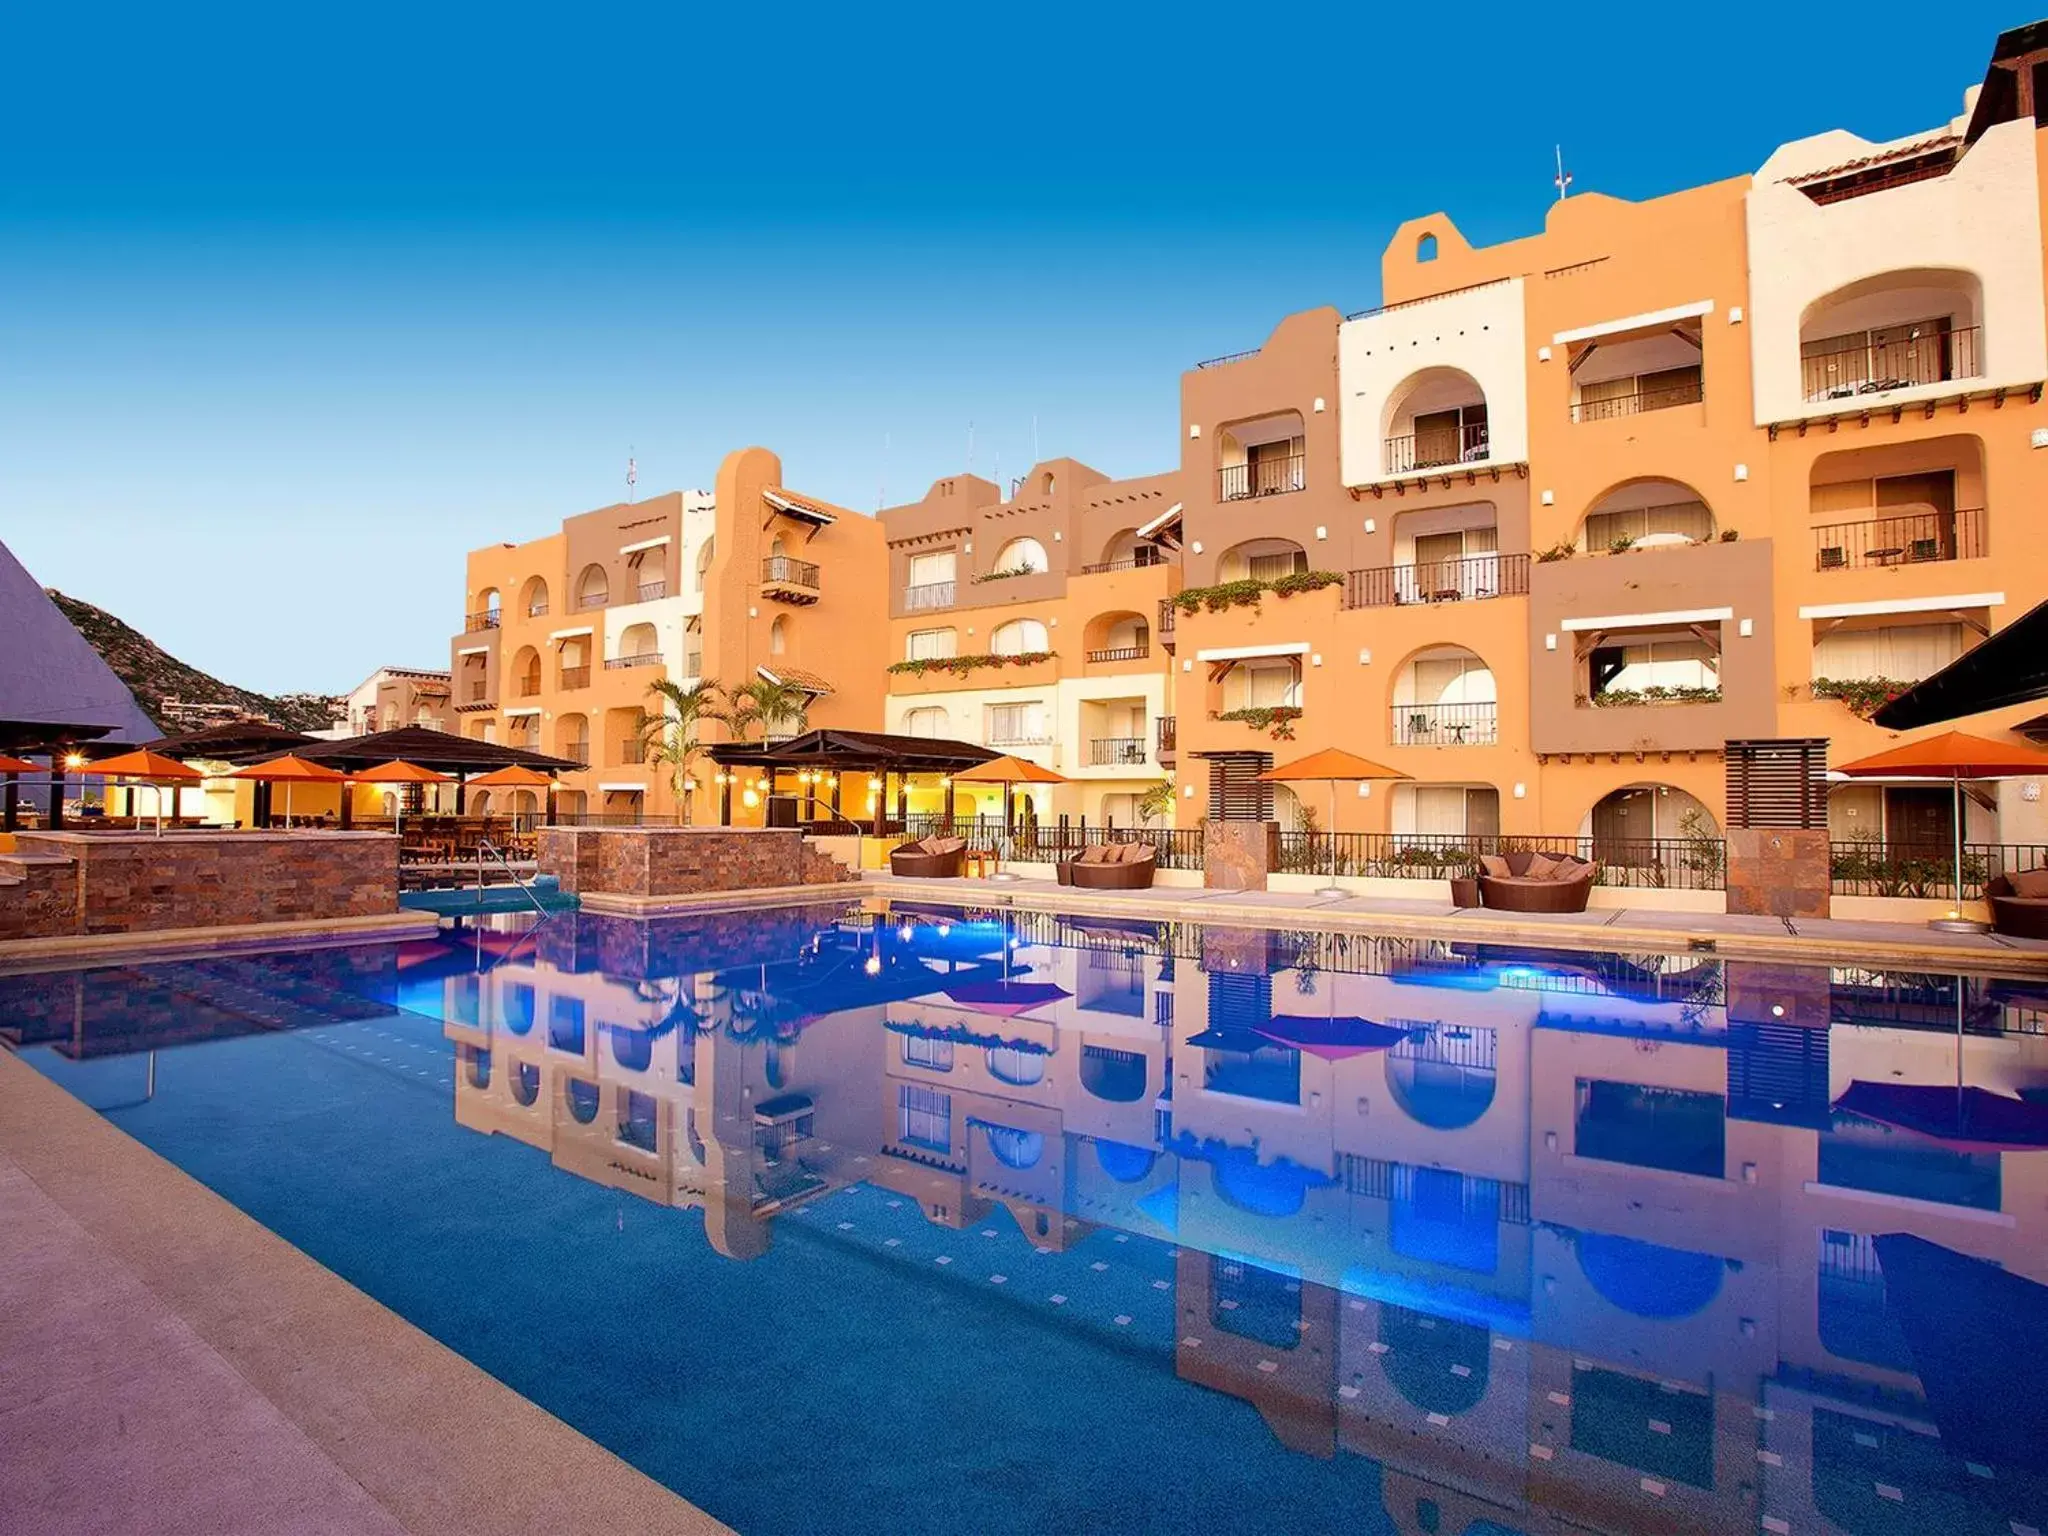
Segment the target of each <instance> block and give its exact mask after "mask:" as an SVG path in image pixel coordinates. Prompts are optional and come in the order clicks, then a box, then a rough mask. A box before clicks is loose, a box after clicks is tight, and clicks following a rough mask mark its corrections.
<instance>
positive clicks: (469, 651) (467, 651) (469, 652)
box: [455, 645, 491, 656]
mask: <svg viewBox="0 0 2048 1536" xmlns="http://www.w3.org/2000/svg"><path fill="white" fill-rule="evenodd" d="M455 654H456V655H458V656H488V655H490V654H491V648H490V647H489V646H488V645H465V646H464V647H463V648H462V649H461V650H459V651H457V652H456V653H455Z"/></svg>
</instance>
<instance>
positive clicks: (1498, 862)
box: [1479, 853, 1594, 912]
mask: <svg viewBox="0 0 2048 1536" xmlns="http://www.w3.org/2000/svg"><path fill="white" fill-rule="evenodd" d="M1593 874H1594V866H1593V865H1592V864H1591V863H1590V862H1589V861H1588V860H1585V859H1581V858H1578V857H1577V856H1575V855H1573V854H1569V853H1489V854H1487V855H1486V856H1485V857H1483V858H1482V859H1480V861H1479V900H1480V904H1481V905H1482V906H1485V907H1491V908H1493V909H1494V910H1496V911H1500V912H1583V911H1585V910H1586V899H1587V898H1588V897H1589V896H1591V895H1592V894H1593Z"/></svg>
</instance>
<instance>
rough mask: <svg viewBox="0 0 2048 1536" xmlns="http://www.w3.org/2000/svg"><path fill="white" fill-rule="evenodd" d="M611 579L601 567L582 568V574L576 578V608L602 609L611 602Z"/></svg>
mask: <svg viewBox="0 0 2048 1536" xmlns="http://www.w3.org/2000/svg"><path fill="white" fill-rule="evenodd" d="M611 595H612V579H611V577H610V576H609V575H608V574H606V572H605V568H604V567H603V566H601V565H596V564H591V565H586V566H585V567H583V574H582V575H581V576H578V577H577V578H576V606H577V607H578V608H602V607H603V606H604V605H605V604H606V603H608V602H610V601H611Z"/></svg>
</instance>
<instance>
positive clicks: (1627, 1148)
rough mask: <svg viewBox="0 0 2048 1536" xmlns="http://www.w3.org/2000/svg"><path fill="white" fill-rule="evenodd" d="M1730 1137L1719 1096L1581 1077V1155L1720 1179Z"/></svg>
mask: <svg viewBox="0 0 2048 1536" xmlns="http://www.w3.org/2000/svg"><path fill="white" fill-rule="evenodd" d="M1727 1135H1728V1131H1727V1120H1726V1114H1725V1108H1724V1105H1723V1101H1722V1099H1721V1096H1720V1095H1719V1094H1714V1093H1689V1092H1686V1091H1685V1090H1683V1089H1677V1088H1651V1087H1645V1086H1643V1085H1642V1084H1639V1083H1616V1082H1604V1081H1600V1080H1597V1079H1596V1080H1589V1079H1586V1078H1580V1079H1579V1083H1578V1132H1577V1139H1576V1141H1575V1143H1574V1145H1573V1149H1572V1150H1573V1151H1574V1152H1575V1153H1576V1154H1577V1155H1578V1156H1580V1157H1592V1158H1598V1159H1600V1160H1601V1161H1602V1162H1609V1163H1627V1164H1628V1165H1630V1166H1631V1167H1636V1168H1663V1169H1667V1170H1669V1171H1670V1172H1672V1173H1690V1174H1696V1175H1698V1176H1699V1177H1700V1178H1704V1179H1718V1178H1720V1177H1721V1176H1722V1174H1723V1171H1724V1168H1725V1166H1726V1147H1727Z"/></svg>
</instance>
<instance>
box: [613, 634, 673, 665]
mask: <svg viewBox="0 0 2048 1536" xmlns="http://www.w3.org/2000/svg"><path fill="white" fill-rule="evenodd" d="M605 665H606V666H607V667H613V668H625V667H658V666H660V665H661V638H660V636H658V635H657V634H656V633H655V630H654V626H653V625H652V624H628V625H627V626H626V627H625V629H624V630H622V631H621V632H620V634H619V653H618V655H616V656H614V657H612V659H611V660H609V661H607V662H606V663H605Z"/></svg>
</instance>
